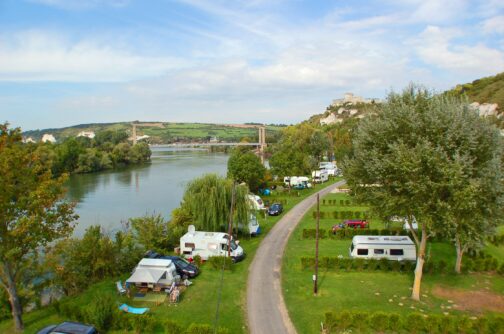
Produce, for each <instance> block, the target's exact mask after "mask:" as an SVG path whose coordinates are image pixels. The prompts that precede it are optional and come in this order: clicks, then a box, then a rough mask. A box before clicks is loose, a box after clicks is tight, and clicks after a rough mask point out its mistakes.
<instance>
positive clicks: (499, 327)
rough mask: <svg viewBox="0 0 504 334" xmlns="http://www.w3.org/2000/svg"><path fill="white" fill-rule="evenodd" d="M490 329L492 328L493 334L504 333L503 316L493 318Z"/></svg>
mask: <svg viewBox="0 0 504 334" xmlns="http://www.w3.org/2000/svg"><path fill="white" fill-rule="evenodd" d="M488 327H489V328H490V332H491V333H495V334H497V333H498V334H502V333H504V317H503V316H496V317H493V318H492V320H491V321H490V325H489V326H488Z"/></svg>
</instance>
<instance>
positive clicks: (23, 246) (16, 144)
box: [0, 123, 77, 331]
mask: <svg viewBox="0 0 504 334" xmlns="http://www.w3.org/2000/svg"><path fill="white" fill-rule="evenodd" d="M49 161H50V160H48V159H41V158H40V156H39V151H37V150H36V145H24V144H23V143H22V142H21V130H20V129H19V128H16V129H9V128H8V124H7V123H5V124H3V125H0V175H1V176H2V177H0V188H1V189H2V191H1V192H0V240H1V242H0V286H2V287H3V288H4V289H5V290H6V291H7V294H8V296H9V303H10V306H11V312H12V317H13V318H14V323H15V327H16V330H18V331H20V330H22V329H23V321H22V311H23V309H22V305H21V303H20V300H19V296H18V286H17V284H18V281H19V280H20V274H21V272H22V270H23V264H25V260H26V258H27V257H28V255H29V254H30V253H33V252H36V250H37V249H38V248H39V247H41V246H44V245H46V244H47V243H49V242H52V241H53V240H55V239H58V238H61V237H64V236H67V235H68V234H70V233H71V231H72V229H73V226H72V221H73V220H75V219H76V218H77V215H75V214H74V211H73V209H74V204H71V203H68V202H66V201H64V200H63V195H64V190H63V182H64V181H65V177H64V176H62V177H59V178H56V179H54V178H53V177H52V173H51V165H50V164H49V163H48V162H49Z"/></svg>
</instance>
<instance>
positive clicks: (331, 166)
mask: <svg viewBox="0 0 504 334" xmlns="http://www.w3.org/2000/svg"><path fill="white" fill-rule="evenodd" d="M319 170H325V171H327V175H329V176H336V174H338V167H336V164H335V163H333V162H327V161H325V162H321V163H319Z"/></svg>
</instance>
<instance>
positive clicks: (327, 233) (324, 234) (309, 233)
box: [302, 228, 408, 240]
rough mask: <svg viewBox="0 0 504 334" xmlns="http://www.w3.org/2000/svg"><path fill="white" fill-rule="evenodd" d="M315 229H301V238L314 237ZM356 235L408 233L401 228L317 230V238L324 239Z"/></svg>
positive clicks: (347, 237) (348, 237) (341, 238)
mask: <svg viewBox="0 0 504 334" xmlns="http://www.w3.org/2000/svg"><path fill="white" fill-rule="evenodd" d="M315 231H316V230H315V229H314V228H305V229H303V234H302V235H303V239H315ZM356 235H408V231H405V230H403V229H401V228H397V229H381V230H378V229H369V228H343V229H339V230H336V231H335V232H333V230H332V229H329V230H319V238H322V239H325V238H329V239H338V240H343V239H352V238H353V237H354V236H356Z"/></svg>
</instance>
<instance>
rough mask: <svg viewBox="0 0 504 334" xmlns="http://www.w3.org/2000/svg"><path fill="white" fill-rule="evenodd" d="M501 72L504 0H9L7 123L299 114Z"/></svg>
mask: <svg viewBox="0 0 504 334" xmlns="http://www.w3.org/2000/svg"><path fill="white" fill-rule="evenodd" d="M502 71H504V1H496V0H488V1H468V0H443V1H438V0H382V1H373V0H369V1H360V0H355V1H323V0H311V1H310V0H307V1H302V0H291V1H287V0H285V1H282V0H269V1H267V0H248V1H247V0H234V1H220V0H213V1H200V0H149V1H145V0H144V1H135V0H26V1H23V0H0V121H9V122H10V123H11V125H13V126H20V127H22V128H23V129H24V130H30V129H42V128H49V127H61V126H68V125H74V124H80V123H91V122H114V121H132V120H141V121H167V122H184V121H185V122H219V123H230V122H236V123H238V122H240V123H241V122H262V123H287V124H290V123H296V122H299V121H301V120H304V119H307V118H308V117H309V116H311V115H313V114H316V113H321V112H323V111H324V110H325V107H326V106H327V105H329V104H330V102H331V100H332V99H334V98H339V97H341V96H342V94H343V93H345V92H347V91H348V92H353V93H355V94H356V95H360V96H364V97H378V98H383V97H384V96H385V95H386V94H387V92H389V91H390V90H392V89H393V90H400V89H402V88H403V87H404V86H405V85H407V84H408V83H409V82H417V83H422V84H424V85H426V86H428V87H431V88H434V89H436V90H445V89H449V88H451V87H453V86H454V85H455V84H457V83H464V82H469V81H472V80H474V79H477V78H480V77H483V76H488V75H494V74H496V73H499V72H502Z"/></svg>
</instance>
